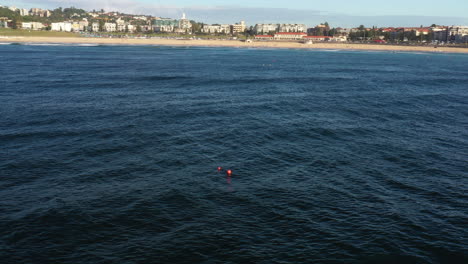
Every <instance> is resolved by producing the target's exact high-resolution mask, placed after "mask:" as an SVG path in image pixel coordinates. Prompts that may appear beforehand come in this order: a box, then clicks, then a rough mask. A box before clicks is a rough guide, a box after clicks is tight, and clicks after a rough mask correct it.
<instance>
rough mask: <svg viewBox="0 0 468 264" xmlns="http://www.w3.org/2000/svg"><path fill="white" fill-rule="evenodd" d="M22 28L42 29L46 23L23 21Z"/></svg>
mask: <svg viewBox="0 0 468 264" xmlns="http://www.w3.org/2000/svg"><path fill="white" fill-rule="evenodd" d="M21 28H22V29H29V30H41V29H43V28H44V25H43V24H42V23H40V22H22V23H21Z"/></svg>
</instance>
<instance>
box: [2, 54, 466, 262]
mask: <svg viewBox="0 0 468 264" xmlns="http://www.w3.org/2000/svg"><path fill="white" fill-rule="evenodd" d="M0 101H1V102H0V113H1V117H0V146H1V148H0V259H1V261H0V262H2V263H74V264H76V263H349V262H355V263H358V262H369V263H382V262H384V261H387V263H463V262H465V263H468V262H467V260H468V255H467V253H466V252H468V231H467V230H468V173H467V172H468V163H467V162H468V159H467V157H468V155H467V154H468V56H467V55H460V54H458V55H454V54H424V53H422V54H416V53H384V52H355V51H339V52H328V51H320V50H315V51H308V50H262V49H236V48H184V47H177V48H176V47H150V46H135V47H132V46H128V47H119V46H112V47H109V46H107V47H106V46H96V47H93V46H44V45H42V46H38V45H1V46H0ZM218 166H222V167H223V168H226V169H232V170H233V176H232V177H227V176H226V174H225V173H224V172H218V171H217V167H218Z"/></svg>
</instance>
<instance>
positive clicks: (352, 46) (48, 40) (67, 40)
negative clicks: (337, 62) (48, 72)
mask: <svg viewBox="0 0 468 264" xmlns="http://www.w3.org/2000/svg"><path fill="white" fill-rule="evenodd" d="M0 42H3V43H5V42H7V43H43V44H98V45H99V44H104V45H106V44H110V45H154V46H196V47H235V48H282V49H333V50H367V51H407V52H431V53H468V48H457V47H437V48H434V46H399V45H379V44H356V43H314V44H310V45H307V44H303V43H297V42H279V41H271V42H263V41H253V42H250V43H249V42H242V41H239V40H187V39H184V40H178V39H126V38H84V37H76V38H74V37H14V36H11V37H10V36H9V37H2V36H0Z"/></svg>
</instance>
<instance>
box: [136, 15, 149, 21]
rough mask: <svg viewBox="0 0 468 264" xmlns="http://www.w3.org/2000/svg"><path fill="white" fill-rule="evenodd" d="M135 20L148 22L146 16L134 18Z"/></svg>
mask: <svg viewBox="0 0 468 264" xmlns="http://www.w3.org/2000/svg"><path fill="white" fill-rule="evenodd" d="M133 19H136V20H143V21H147V20H148V18H147V17H145V16H134V17H133Z"/></svg>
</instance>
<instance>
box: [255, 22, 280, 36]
mask: <svg viewBox="0 0 468 264" xmlns="http://www.w3.org/2000/svg"><path fill="white" fill-rule="evenodd" d="M279 27H280V25H279V24H256V25H255V26H254V32H255V34H268V33H270V32H278V31H279Z"/></svg>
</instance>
